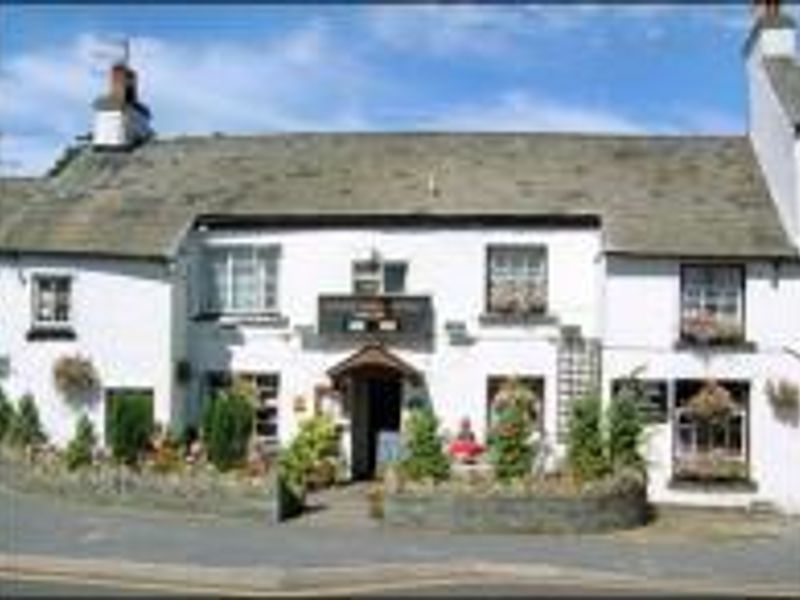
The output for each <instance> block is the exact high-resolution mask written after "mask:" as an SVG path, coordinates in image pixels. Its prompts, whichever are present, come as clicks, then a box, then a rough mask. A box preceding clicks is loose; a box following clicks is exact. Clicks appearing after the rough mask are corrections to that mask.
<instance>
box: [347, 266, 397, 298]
mask: <svg viewBox="0 0 800 600" xmlns="http://www.w3.org/2000/svg"><path fill="white" fill-rule="evenodd" d="M407 270H408V265H407V264H406V263H404V262H400V261H382V260H380V259H378V258H373V259H370V260H357V261H355V262H353V293H354V294H356V295H359V296H377V295H380V294H402V293H404V292H405V289H406V271H407Z"/></svg>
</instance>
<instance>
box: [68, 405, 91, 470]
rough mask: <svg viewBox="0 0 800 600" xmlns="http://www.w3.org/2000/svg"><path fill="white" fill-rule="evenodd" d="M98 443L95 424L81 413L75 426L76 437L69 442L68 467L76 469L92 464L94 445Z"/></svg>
mask: <svg viewBox="0 0 800 600" xmlns="http://www.w3.org/2000/svg"><path fill="white" fill-rule="evenodd" d="M96 445H97V436H96V435H95V432H94V426H93V425H92V422H91V421H90V420H89V417H87V416H86V415H81V418H80V419H79V420H78V423H77V425H76V426H75V437H73V438H72V439H71V440H70V442H69V444H67V453H66V460H67V469H69V470H70V471H74V470H76V469H79V468H81V467H85V466H88V465H91V464H92V455H93V453H94V447H95V446H96Z"/></svg>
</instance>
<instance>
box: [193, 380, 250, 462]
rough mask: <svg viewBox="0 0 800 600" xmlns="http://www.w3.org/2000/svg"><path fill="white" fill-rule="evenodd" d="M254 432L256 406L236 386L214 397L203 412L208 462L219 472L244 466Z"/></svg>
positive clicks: (242, 390)
mask: <svg viewBox="0 0 800 600" xmlns="http://www.w3.org/2000/svg"><path fill="white" fill-rule="evenodd" d="M252 433H253V403H252V401H251V398H250V396H249V395H248V393H247V392H246V391H245V390H244V389H242V388H239V387H237V386H234V387H233V388H232V389H230V390H225V391H222V392H218V393H217V394H214V395H212V396H211V397H210V398H209V399H208V402H207V404H206V407H205V411H204V412H203V441H204V443H205V447H206V452H207V453H208V459H209V460H210V461H211V462H212V463H213V464H214V466H216V467H217V468H218V469H219V470H220V471H227V470H228V469H230V468H232V467H235V466H237V465H239V464H241V463H242V462H243V461H244V459H245V458H246V457H247V446H248V443H249V441H250V436H251V435H252Z"/></svg>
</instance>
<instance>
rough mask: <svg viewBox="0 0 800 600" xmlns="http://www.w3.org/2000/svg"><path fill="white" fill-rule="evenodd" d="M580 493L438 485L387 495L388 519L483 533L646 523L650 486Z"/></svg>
mask: <svg viewBox="0 0 800 600" xmlns="http://www.w3.org/2000/svg"><path fill="white" fill-rule="evenodd" d="M599 487H600V489H596V490H590V491H581V492H576V493H564V492H561V493H559V492H555V493H554V492H546V491H537V490H530V491H525V492H512V491H510V490H508V491H497V492H496V493H491V494H481V493H470V492H465V491H452V490H442V489H439V490H437V489H436V488H434V489H432V490H428V491H420V490H417V491H408V490H406V491H395V492H389V493H386V494H385V495H384V499H383V519H384V522H385V523H386V524H387V525H390V526H396V527H418V528H425V529H439V530H448V531H458V532H480V533H490V532H496V533H513V532H517V533H594V532H603V531H610V530H614V529H627V528H632V527H637V526H640V525H643V524H644V523H645V522H646V521H647V518H648V510H649V509H648V504H647V496H646V491H645V489H644V486H641V485H615V484H611V485H608V486H599Z"/></svg>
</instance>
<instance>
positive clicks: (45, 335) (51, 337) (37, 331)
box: [25, 325, 78, 342]
mask: <svg viewBox="0 0 800 600" xmlns="http://www.w3.org/2000/svg"><path fill="white" fill-rule="evenodd" d="M25 339H26V340H28V341H29V342H45V341H72V340H76V339H78V336H77V334H76V333H75V330H74V329H72V327H46V326H44V325H36V326H34V327H31V328H30V329H29V330H28V332H27V333H26V334H25Z"/></svg>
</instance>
